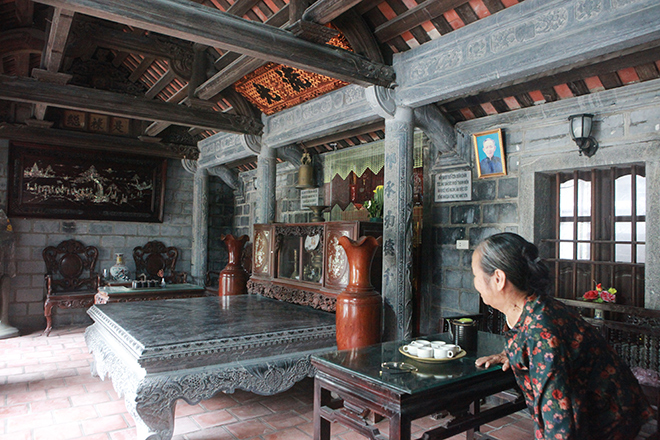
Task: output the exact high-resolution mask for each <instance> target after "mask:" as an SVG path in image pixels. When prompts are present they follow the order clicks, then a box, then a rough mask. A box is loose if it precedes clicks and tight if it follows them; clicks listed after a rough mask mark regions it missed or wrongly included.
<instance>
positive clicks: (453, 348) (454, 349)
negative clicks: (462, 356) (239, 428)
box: [444, 344, 461, 359]
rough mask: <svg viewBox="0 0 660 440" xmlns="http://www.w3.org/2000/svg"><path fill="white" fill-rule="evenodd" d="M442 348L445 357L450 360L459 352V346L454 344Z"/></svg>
mask: <svg viewBox="0 0 660 440" xmlns="http://www.w3.org/2000/svg"><path fill="white" fill-rule="evenodd" d="M444 348H445V349H446V350H447V357H448V358H450V359H451V358H453V357H454V356H456V355H457V354H459V353H460V352H461V346H460V345H456V344H445V346H444Z"/></svg>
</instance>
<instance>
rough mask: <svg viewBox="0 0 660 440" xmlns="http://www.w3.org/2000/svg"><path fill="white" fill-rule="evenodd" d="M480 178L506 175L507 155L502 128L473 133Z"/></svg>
mask: <svg viewBox="0 0 660 440" xmlns="http://www.w3.org/2000/svg"><path fill="white" fill-rule="evenodd" d="M472 140H473V142H474V157H475V159H476V162H477V171H478V173H479V176H478V177H479V178H485V177H497V176H506V157H505V154H504V144H503V143H502V129H501V128H498V129H496V130H490V131H484V132H482V133H475V134H473V135H472Z"/></svg>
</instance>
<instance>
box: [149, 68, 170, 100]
mask: <svg viewBox="0 0 660 440" xmlns="http://www.w3.org/2000/svg"><path fill="white" fill-rule="evenodd" d="M173 79H174V72H172V70H171V69H170V70H168V71H167V72H165V75H163V76H161V77H160V79H158V81H156V83H155V84H154V85H153V86H151V88H150V89H149V90H147V92H146V93H145V94H144V97H145V98H147V99H153V98H155V97H156V95H158V94H159V93H160V92H161V91H162V90H163V89H164V88H165V87H167V85H168V84H169V83H171V82H172V80H173Z"/></svg>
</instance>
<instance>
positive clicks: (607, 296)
mask: <svg viewBox="0 0 660 440" xmlns="http://www.w3.org/2000/svg"><path fill="white" fill-rule="evenodd" d="M600 297H601V298H603V301H605V302H609V303H613V302H616V295H615V294H613V293H610V292H608V291H607V290H603V291H602V292H601V293H600Z"/></svg>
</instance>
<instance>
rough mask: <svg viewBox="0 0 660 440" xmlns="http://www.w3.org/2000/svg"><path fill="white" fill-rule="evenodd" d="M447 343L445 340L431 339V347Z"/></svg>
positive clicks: (438, 346)
mask: <svg viewBox="0 0 660 440" xmlns="http://www.w3.org/2000/svg"><path fill="white" fill-rule="evenodd" d="M445 344H446V342H445V341H431V347H433V348H440V347H442V346H443V345H445Z"/></svg>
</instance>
